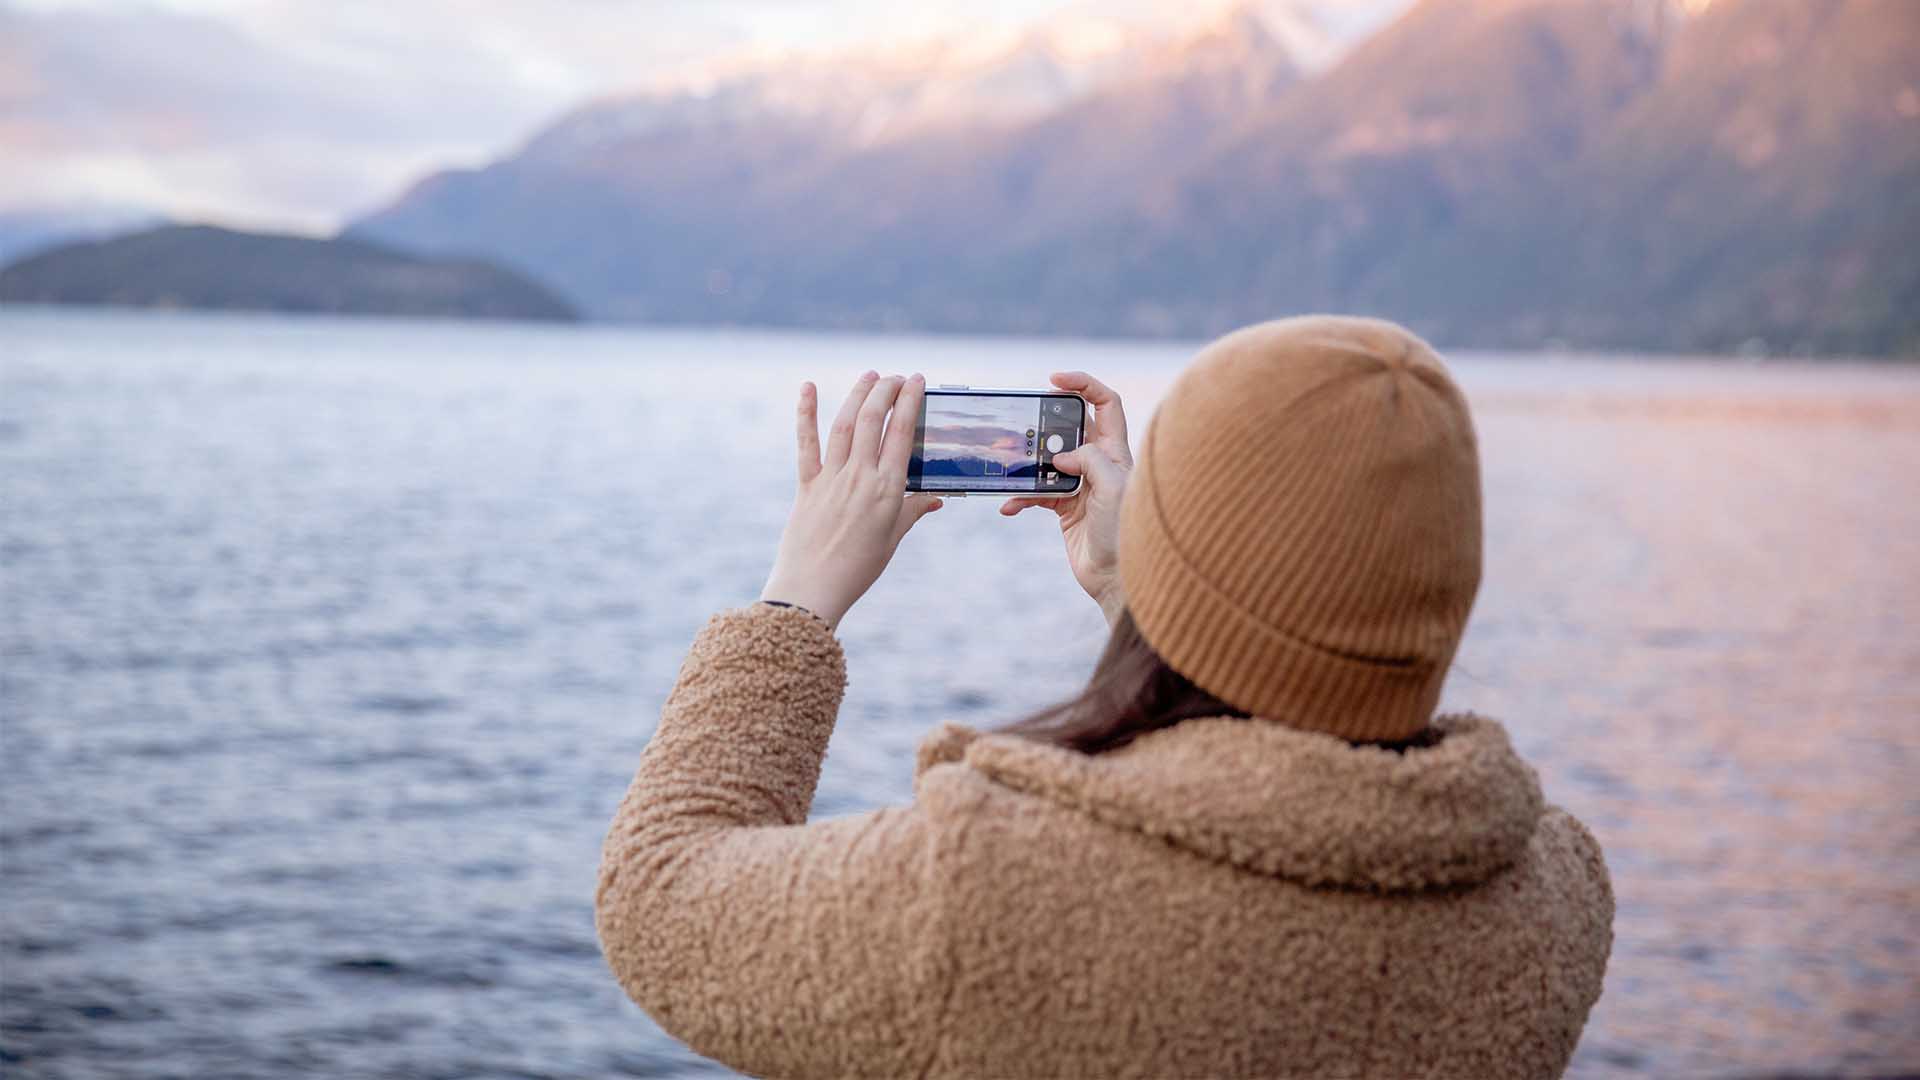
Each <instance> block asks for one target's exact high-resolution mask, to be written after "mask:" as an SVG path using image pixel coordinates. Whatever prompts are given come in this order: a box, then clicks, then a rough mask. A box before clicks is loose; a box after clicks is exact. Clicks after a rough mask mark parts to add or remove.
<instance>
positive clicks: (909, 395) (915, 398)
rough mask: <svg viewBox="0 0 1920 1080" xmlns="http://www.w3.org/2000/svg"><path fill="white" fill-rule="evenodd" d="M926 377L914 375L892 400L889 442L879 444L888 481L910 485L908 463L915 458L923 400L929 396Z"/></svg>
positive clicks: (882, 465)
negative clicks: (915, 440) (914, 446)
mask: <svg viewBox="0 0 1920 1080" xmlns="http://www.w3.org/2000/svg"><path fill="white" fill-rule="evenodd" d="M926 393H927V380H926V377H925V376H922V375H914V376H912V377H910V378H909V379H907V384H906V385H905V386H903V387H901V388H900V396H899V397H897V398H895V399H894V401H893V415H892V416H890V417H888V419H887V437H886V441H885V442H883V443H881V444H880V471H881V472H882V473H884V474H886V477H887V480H888V482H889V483H891V484H893V485H895V486H897V487H902V488H904V487H906V486H907V466H908V465H909V464H910V463H911V462H912V460H913V444H914V439H915V436H916V434H917V433H918V431H919V427H920V403H921V402H922V401H923V400H925V399H926Z"/></svg>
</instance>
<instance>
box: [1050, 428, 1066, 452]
mask: <svg viewBox="0 0 1920 1080" xmlns="http://www.w3.org/2000/svg"><path fill="white" fill-rule="evenodd" d="M1065 445H1067V440H1065V439H1063V438H1061V437H1060V435H1059V433H1058V432H1056V433H1054V434H1052V435H1049V436H1047V453H1049V454H1057V453H1059V452H1060V448H1061V447H1063V446H1065Z"/></svg>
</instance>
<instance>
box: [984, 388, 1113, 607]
mask: <svg viewBox="0 0 1920 1080" xmlns="http://www.w3.org/2000/svg"><path fill="white" fill-rule="evenodd" d="M1053 385H1055V386H1057V387H1059V388H1060V389H1062V390H1071V391H1073V392H1075V393H1077V394H1079V395H1080V396H1081V397H1084V398H1086V399H1087V403H1088V404H1089V405H1092V406H1093V437H1092V438H1091V439H1088V440H1087V441H1086V442H1085V443H1082V444H1081V445H1080V446H1078V447H1076V448H1074V449H1073V450H1072V451H1070V452H1068V453H1065V454H1058V455H1056V456H1055V457H1054V459H1053V463H1054V464H1055V465H1056V466H1058V467H1059V469H1060V471H1061V472H1063V473H1066V474H1067V475H1069V476H1078V477H1079V478H1080V490H1079V491H1077V492H1075V493H1074V495H1073V497H1072V498H1070V499H1033V498H1026V497H1021V498H1016V499H1008V500H1007V501H1006V502H1005V503H1003V504H1001V506H1000V512H1001V513H1002V514H1005V515H1007V516H1008V517H1012V516H1013V515H1015V514H1017V513H1019V512H1020V511H1022V510H1025V509H1028V508H1029V507H1034V506H1044V507H1046V508H1047V509H1049V510H1052V511H1053V512H1054V513H1055V514H1058V515H1059V516H1060V535H1061V536H1062V537H1063V538H1064V539H1065V540H1066V543H1067V565H1069V566H1071V567H1072V568H1073V579H1074V580H1075V581H1078V582H1079V583H1080V587H1081V588H1083V589H1085V590H1087V595H1088V596H1091V597H1093V600H1094V603H1096V604H1099V605H1100V610H1101V611H1102V612H1103V613H1104V614H1105V615H1106V617H1107V622H1108V623H1109V624H1111V623H1112V622H1113V621H1114V620H1115V619H1117V618H1119V617H1120V612H1121V610H1122V609H1123V608H1125V607H1126V604H1127V598H1126V596H1125V594H1124V593H1123V591H1122V590H1121V588H1120V496H1121V495H1122V494H1124V493H1125V492H1126V490H1127V476H1128V475H1129V474H1130V473H1132V472H1133V451H1132V450H1130V449H1129V448H1128V447H1127V414H1126V411H1125V410H1123V409H1122V408H1121V407H1120V395H1119V394H1116V393H1114V392H1113V391H1112V390H1111V389H1109V388H1108V387H1107V385H1106V384H1105V383H1103V382H1101V381H1100V380H1099V379H1096V378H1094V377H1093V376H1091V375H1088V374H1087V373H1086V372H1084V371H1065V372H1061V373H1059V374H1057V375H1055V376H1054V377H1053Z"/></svg>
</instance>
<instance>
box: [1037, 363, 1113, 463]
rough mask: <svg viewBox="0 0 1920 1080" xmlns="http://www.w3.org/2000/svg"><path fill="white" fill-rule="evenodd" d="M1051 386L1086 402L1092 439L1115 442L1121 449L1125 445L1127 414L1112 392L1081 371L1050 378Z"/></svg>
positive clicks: (1110, 388)
mask: <svg viewBox="0 0 1920 1080" xmlns="http://www.w3.org/2000/svg"><path fill="white" fill-rule="evenodd" d="M1053 385H1055V386H1057V387H1059V388H1060V389H1062V390H1071V391H1073V392H1074V393H1076V394H1079V395H1080V396H1081V397H1083V398H1086V399H1087V404H1089V405H1091V406H1093V437H1094V438H1096V439H1104V438H1109V437H1110V438H1114V439H1118V440H1119V441H1120V445H1122V446H1125V445H1126V443H1127V410H1126V408H1125V407H1124V406H1123V405H1121V403H1120V395H1119V394H1117V393H1115V392H1114V390H1113V388H1112V387H1110V386H1108V385H1107V384H1106V383H1103V382H1101V381H1100V380H1099V379H1096V378H1094V377H1093V376H1091V375H1089V374H1087V373H1086V372H1084V371H1060V372H1055V373H1054V376H1053Z"/></svg>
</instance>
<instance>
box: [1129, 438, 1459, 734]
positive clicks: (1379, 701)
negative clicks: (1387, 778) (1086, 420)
mask: <svg viewBox="0 0 1920 1080" xmlns="http://www.w3.org/2000/svg"><path fill="white" fill-rule="evenodd" d="M1150 469H1151V458H1150V457H1149V458H1148V464H1147V467H1146V468H1144V469H1142V470H1141V473H1140V475H1137V476H1136V477H1135V478H1134V481H1133V482H1134V484H1135V485H1140V484H1145V485H1146V489H1145V490H1140V491H1129V492H1128V498H1127V501H1126V503H1125V506H1124V514H1125V516H1126V521H1125V524H1124V525H1123V526H1122V529H1123V532H1124V535H1125V536H1126V544H1125V546H1124V547H1123V548H1122V552H1121V563H1122V577H1123V579H1124V587H1125V589H1126V591H1127V608H1128V610H1129V611H1130V612H1132V614H1133V621H1134V624H1135V625H1136V626H1137V627H1139V629H1140V634H1141V636H1142V637H1144V638H1145V639H1146V640H1147V642H1148V643H1149V644H1151V645H1153V647H1154V650H1155V651H1156V652H1158V653H1159V654H1160V657H1161V659H1163V660H1165V661H1166V662H1167V663H1168V664H1169V665H1170V666H1172V668H1173V669H1174V670H1175V671H1177V672H1179V673H1180V674H1182V675H1184V676H1186V677H1187V678H1188V679H1189V680H1191V681H1193V682H1194V683H1195V684H1196V685H1198V686H1199V687H1201V688H1202V689H1204V690H1206V691H1207V692H1208V693H1210V694H1212V695H1213V696H1215V697H1217V698H1219V699H1221V700H1222V701H1226V702H1228V703H1230V704H1232V705H1235V706H1237V707H1239V708H1242V709H1245V710H1246V711H1248V712H1250V713H1252V714H1253V715H1255V716H1260V717H1264V718H1267V719H1270V720H1277V721H1279V722H1281V723H1284V724H1286V725H1288V726H1289V727H1298V728H1305V729H1308V730H1311V731H1322V732H1326V733H1327V734H1329V735H1337V736H1339V737H1340V738H1343V739H1347V740H1349V741H1352V742H1391V741H1395V740H1399V739H1405V738H1409V737H1411V736H1413V735H1415V734H1418V733H1419V732H1420V730H1421V729H1423V728H1425V727H1426V726H1427V722H1428V720H1429V719H1431V718H1432V716H1433V710H1434V706H1435V705H1436V704H1438V702H1439V699H1440V687H1441V683H1442V681H1443V679H1444V677H1445V674H1446V673H1445V672H1444V671H1436V670H1435V666H1434V665H1433V664H1431V663H1424V662H1419V661H1410V662H1381V661H1378V660H1366V659H1356V658H1352V657H1346V656H1342V655H1340V654H1338V653H1335V652H1331V651H1329V650H1327V649H1323V648H1320V647H1319V646H1316V645H1313V644H1311V643H1309V642H1305V641H1300V640H1298V639H1296V638H1293V637H1291V636H1289V635H1288V634H1287V633H1286V632H1285V631H1283V630H1279V629H1277V628H1275V627H1272V626H1268V625H1266V624H1264V623H1263V622H1261V621H1259V620H1257V619H1255V618H1254V617H1253V616H1251V615H1249V614H1248V613H1247V612H1246V611H1244V610H1242V609H1241V608H1240V607H1239V606H1238V605H1236V604H1235V603H1234V602H1233V601H1232V600H1231V599H1229V598H1228V597H1226V596H1223V595H1221V593H1220V591H1219V590H1218V589H1216V588H1214V586H1213V585H1211V584H1209V583H1208V582H1207V580H1206V579H1205V578H1204V577H1202V576H1201V575H1200V574H1199V573H1198V572H1197V571H1196V570H1195V569H1194V568H1193V566H1192V565H1191V564H1190V563H1189V562H1188V561H1187V558H1186V556H1185V555H1184V554H1183V553H1182V552H1181V551H1180V548H1179V545H1178V544H1177V543H1176V542H1175V540H1174V538H1173V537H1172V536H1171V535H1169V533H1168V532H1167V529H1166V524H1165V522H1164V521H1163V520H1162V519H1161V515H1160V510H1159V507H1158V505H1157V502H1158V500H1157V499H1156V497H1155V493H1154V491H1153V490H1152V481H1151V480H1150V479H1149V477H1150V476H1151V472H1150V471H1149V470H1150Z"/></svg>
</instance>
